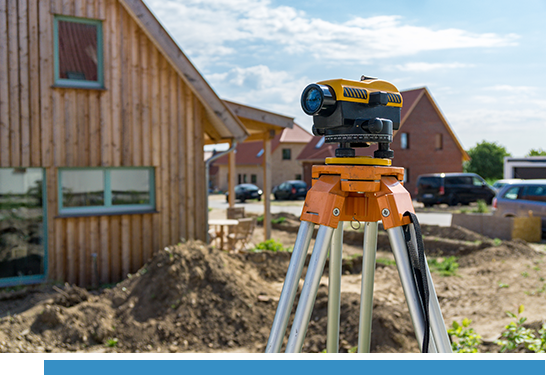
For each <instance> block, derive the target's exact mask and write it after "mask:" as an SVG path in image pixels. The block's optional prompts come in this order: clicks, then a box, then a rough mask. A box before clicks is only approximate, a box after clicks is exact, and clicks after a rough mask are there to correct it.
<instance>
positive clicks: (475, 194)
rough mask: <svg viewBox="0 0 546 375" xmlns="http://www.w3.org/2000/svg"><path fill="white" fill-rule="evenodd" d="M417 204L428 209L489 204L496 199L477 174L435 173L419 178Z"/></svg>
mask: <svg viewBox="0 0 546 375" xmlns="http://www.w3.org/2000/svg"><path fill="white" fill-rule="evenodd" d="M416 193H417V197H416V199H417V202H422V203H424V204H425V206H426V207H430V206H432V205H434V204H440V203H447V204H448V205H450V206H456V205H457V204H459V203H461V204H468V203H470V202H476V201H477V200H480V199H481V200H484V201H485V202H487V204H491V201H492V200H493V198H494V197H495V193H496V192H495V190H494V189H493V188H492V187H491V186H489V185H488V184H487V182H485V180H484V179H483V178H481V177H480V176H478V175H477V174H475V173H434V174H424V175H421V176H419V177H418V178H417V188H416Z"/></svg>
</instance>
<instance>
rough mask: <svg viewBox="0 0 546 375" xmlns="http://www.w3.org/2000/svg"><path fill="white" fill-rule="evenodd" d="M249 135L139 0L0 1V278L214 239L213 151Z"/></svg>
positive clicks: (107, 266)
mask: <svg viewBox="0 0 546 375" xmlns="http://www.w3.org/2000/svg"><path fill="white" fill-rule="evenodd" d="M248 135H249V133H248V131H247V130H246V128H245V127H244V125H243V124H242V122H241V120H240V119H239V118H238V117H237V115H235V114H234V112H233V111H232V110H231V109H230V108H229V106H228V105H227V104H226V103H225V102H223V101H222V100H220V99H219V98H218V96H217V95H216V94H215V93H214V91H213V90H212V89H211V87H210V86H209V85H208V84H207V83H206V81H205V80H204V79H203V77H202V76H201V75H200V74H199V72H198V71H197V70H196V69H195V68H194V67H193V65H192V64H191V63H190V61H189V60H188V59H187V58H186V57H185V55H184V54H183V52H182V51H181V50H180V48H179V47H178V46H177V44H176V43H175V42H174V41H173V40H172V39H171V38H170V36H169V35H168V33H167V32H166V31H165V30H164V29H163V27H162V26H161V25H160V24H159V22H158V21H157V20H156V19H155V18H154V16H153V15H152V13H151V12H150V11H149V10H148V8H147V7H146V6H145V5H144V3H143V2H142V1H141V0H62V1H61V0H1V1H0V285H9V284H19V283H28V282H39V281H43V280H51V281H68V282H70V283H77V284H80V285H91V284H95V285H99V284H102V283H109V282H115V281H118V280H120V279H122V278H123V277H125V276H126V275H127V274H128V273H132V272H135V271H136V270H138V269H139V268H140V267H141V266H142V265H143V264H144V262H146V260H147V259H148V258H150V256H151V255H152V251H153V250H156V249H160V248H163V247H164V246H167V245H169V244H174V243H178V242H180V241H181V239H200V240H205V239H206V227H207V226H206V210H207V202H206V187H205V168H204V161H203V145H204V144H206V143H220V142H232V141H233V140H236V141H239V142H241V141H243V140H244V139H245V138H246V137H247V136H248ZM40 210H41V211H40ZM40 212H43V221H41V215H40ZM25 223H26V224H25ZM32 228H33V229H32ZM4 235H5V236H4ZM2 236H4V237H2ZM33 236H34V237H33ZM35 237H36V238H35ZM24 238H27V239H28V238H34V240H32V241H30V240H29V241H27V242H25V240H24ZM40 249H41V250H40ZM40 251H41V253H40Z"/></svg>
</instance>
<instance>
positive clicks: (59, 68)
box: [53, 16, 104, 89]
mask: <svg viewBox="0 0 546 375" xmlns="http://www.w3.org/2000/svg"><path fill="white" fill-rule="evenodd" d="M53 30H54V31H53V33H54V64H55V85H57V86H64V87H78V88H99V89H100V88H103V85H104V83H103V57H102V22H101V21H98V20H90V19H87V18H75V17H65V16H55V21H54V29H53Z"/></svg>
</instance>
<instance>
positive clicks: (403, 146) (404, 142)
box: [400, 133, 409, 150]
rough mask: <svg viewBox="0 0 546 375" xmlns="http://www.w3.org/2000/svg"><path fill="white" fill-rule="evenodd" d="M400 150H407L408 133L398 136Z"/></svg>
mask: <svg viewBox="0 0 546 375" xmlns="http://www.w3.org/2000/svg"><path fill="white" fill-rule="evenodd" d="M400 148H401V149H402V150H407V149H408V148H409V134H408V133H402V134H400Z"/></svg>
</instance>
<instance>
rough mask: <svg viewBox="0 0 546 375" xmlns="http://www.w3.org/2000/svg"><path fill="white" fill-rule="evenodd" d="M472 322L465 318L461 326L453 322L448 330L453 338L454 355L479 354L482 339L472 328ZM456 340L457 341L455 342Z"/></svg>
mask: <svg viewBox="0 0 546 375" xmlns="http://www.w3.org/2000/svg"><path fill="white" fill-rule="evenodd" d="M470 323H472V320H470V319H467V318H464V319H463V321H462V322H461V324H459V323H457V322H455V321H454V322H453V323H452V325H451V328H449V329H448V330H447V333H448V335H449V336H450V338H451V349H452V350H453V352H454V353H477V352H478V346H479V345H480V344H481V343H482V337H481V336H480V335H478V334H477V333H476V332H474V328H470ZM455 338H456V340H455Z"/></svg>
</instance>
